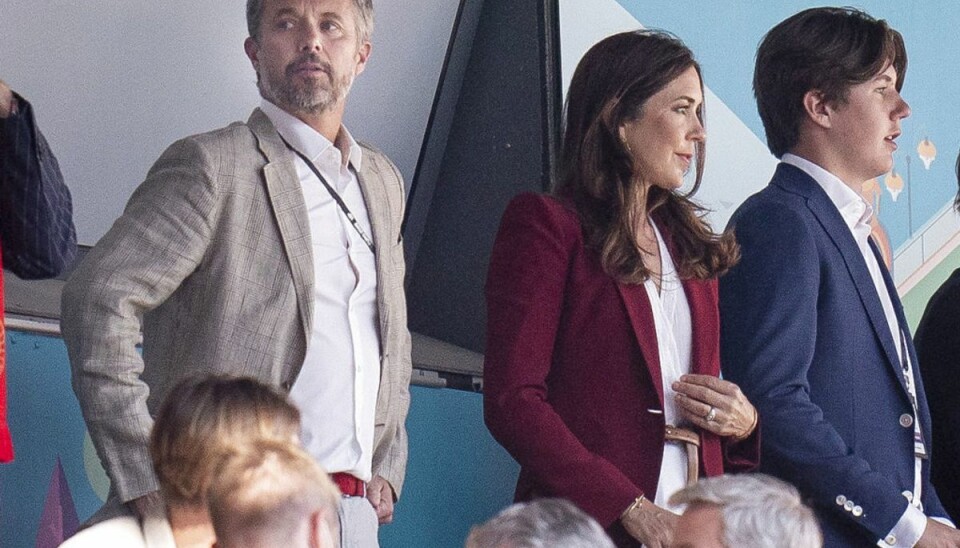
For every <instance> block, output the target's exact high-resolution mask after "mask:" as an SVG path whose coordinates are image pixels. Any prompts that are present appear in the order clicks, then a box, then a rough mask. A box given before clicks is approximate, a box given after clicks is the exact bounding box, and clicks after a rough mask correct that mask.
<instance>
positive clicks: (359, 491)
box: [330, 472, 367, 497]
mask: <svg viewBox="0 0 960 548" xmlns="http://www.w3.org/2000/svg"><path fill="white" fill-rule="evenodd" d="M330 479H332V480H333V483H336V484H337V487H339V488H340V492H341V493H343V496H345V497H364V496H366V494H367V484H365V483H363V480H362V479H360V478H358V477H356V476H353V475H350V474H348V473H346V472H337V473H335V474H330Z"/></svg>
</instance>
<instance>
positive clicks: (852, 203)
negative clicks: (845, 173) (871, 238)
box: [780, 152, 873, 231]
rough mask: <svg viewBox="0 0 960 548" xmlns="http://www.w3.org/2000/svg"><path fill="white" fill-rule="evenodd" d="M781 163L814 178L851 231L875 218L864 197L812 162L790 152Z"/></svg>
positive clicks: (781, 159)
mask: <svg viewBox="0 0 960 548" xmlns="http://www.w3.org/2000/svg"><path fill="white" fill-rule="evenodd" d="M780 161H781V162H783V163H785V164H789V165H791V166H793V167H795V168H797V169H800V170H801V171H803V172H804V173H806V174H807V175H809V176H810V177H812V178H813V180H814V181H816V182H817V184H818V185H820V188H822V189H823V191H824V192H826V193H827V197H828V198H830V201H831V202H832V203H833V205H834V207H836V208H837V211H839V212H840V216H841V217H843V222H844V223H846V225H847V227H849V228H850V230H851V231H853V230H854V229H855V228H856V227H857V225H860V224H869V223H870V218H871V217H873V207H872V206H871V205H870V204H868V203H867V202H866V200H864V199H863V197H862V196H860V195H859V194H857V193H856V192H855V191H854V190H853V189H852V188H850V187H849V186H847V184H846V183H844V182H843V181H841V180H840V178H839V177H837V176H836V175H834V174H833V173H830V172H829V171H827V170H825V169H823V168H822V167H820V166H818V165H817V164H815V163H813V162H811V161H810V160H807V159H806V158H801V157H800V156H797V155H796V154H790V153H789V152H788V153H786V154H784V155H783V157H782V158H780Z"/></svg>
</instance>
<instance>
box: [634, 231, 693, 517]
mask: <svg viewBox="0 0 960 548" xmlns="http://www.w3.org/2000/svg"><path fill="white" fill-rule="evenodd" d="M650 224H651V226H653V231H654V233H655V234H656V235H657V245H658V246H659V248H660V270H661V272H662V276H661V280H660V290H659V291H657V285H656V282H655V281H654V280H653V278H652V277H651V278H649V279H647V281H645V282H644V283H643V287H644V289H646V290H647V297H649V299H650V308H651V310H652V311H653V324H654V327H655V328H656V331H657V350H658V355H659V357H660V377H661V379H662V380H663V419H664V421H665V422H666V423H667V424H670V425H674V426H680V424H679V421H680V411H679V410H678V409H677V403H676V399H675V398H676V394H677V393H676V392H675V391H674V390H673V383H674V382H676V381H678V380H680V377H681V376H683V375H686V374H687V373H689V372H690V360H691V357H690V351H691V348H692V345H693V327H692V324H691V319H690V305H689V303H688V302H687V295H686V293H685V292H684V290H683V285H681V284H680V276H679V275H678V274H677V269H676V266H675V265H674V263H673V258H672V257H671V256H670V251H668V250H667V246H666V244H665V243H664V241H663V236H662V235H661V234H660V230H659V229H658V228H657V225H656V224H654V222H653V220H652V219H651V220H650ZM686 485H687V451H686V447H685V446H684V444H681V443H674V442H670V443H666V444H664V447H663V460H662V461H661V462H660V479H659V480H658V482H657V495H656V497H655V498H654V501H653V502H654V504H656V505H657V506H660V507H661V508H666V509H668V510H671V511H673V512H676V513H681V512H682V511H683V507H682V506H671V505H670V504H668V502H667V501H669V500H670V497H671V496H673V494H674V493H676V492H677V491H679V490H680V489H683V488H684V487H685V486H686Z"/></svg>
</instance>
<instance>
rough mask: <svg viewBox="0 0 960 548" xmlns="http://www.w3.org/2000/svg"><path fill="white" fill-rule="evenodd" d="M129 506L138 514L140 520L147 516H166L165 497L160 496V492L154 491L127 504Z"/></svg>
mask: <svg viewBox="0 0 960 548" xmlns="http://www.w3.org/2000/svg"><path fill="white" fill-rule="evenodd" d="M127 506H128V507H129V508H130V509H131V510H133V513H134V514H136V516H137V518H139V519H140V520H143V519H144V518H146V517H147V516H156V515H164V514H165V513H166V508H165V507H164V506H165V505H164V503H163V496H162V495H161V494H160V491H154V492H152V493H147V494H146V495H143V496H142V497H137V498H135V499H133V500H131V501H129V502H127Z"/></svg>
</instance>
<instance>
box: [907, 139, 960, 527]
mask: <svg viewBox="0 0 960 548" xmlns="http://www.w3.org/2000/svg"><path fill="white" fill-rule="evenodd" d="M956 170H957V186H958V187H960V156H958V157H957V167H956ZM953 205H954V209H955V210H956V211H957V213H960V188H958V192H957V196H956V198H955V199H954V202H953ZM958 334H960V268H958V269H956V270H954V271H953V274H951V275H950V277H949V278H947V281H945V282H943V285H941V286H940V288H939V289H937V291H936V293H934V294H933V297H931V298H930V302H928V303H927V308H926V309H925V310H924V311H923V317H922V318H921V319H920V325H919V326H917V336H916V344H917V358H918V359H919V360H920V374H921V376H922V377H923V384H924V386H925V387H926V388H927V399H928V400H929V402H930V419H931V423H932V430H933V453H934V454H936V455H937V458H936V459H934V460H933V462H932V466H931V471H930V481H931V483H933V486H934V487H936V489H937V493H938V494H939V495H940V499H941V502H943V506H944V508H946V510H947V513H948V514H949V515H950V517H951V518H952V520H953V522H954V523H956V522H957V520H958V519H960V466H957V463H958V462H960V401H958V400H957V393H958V392H960V384H958V379H960V375H958V373H960V336H958Z"/></svg>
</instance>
